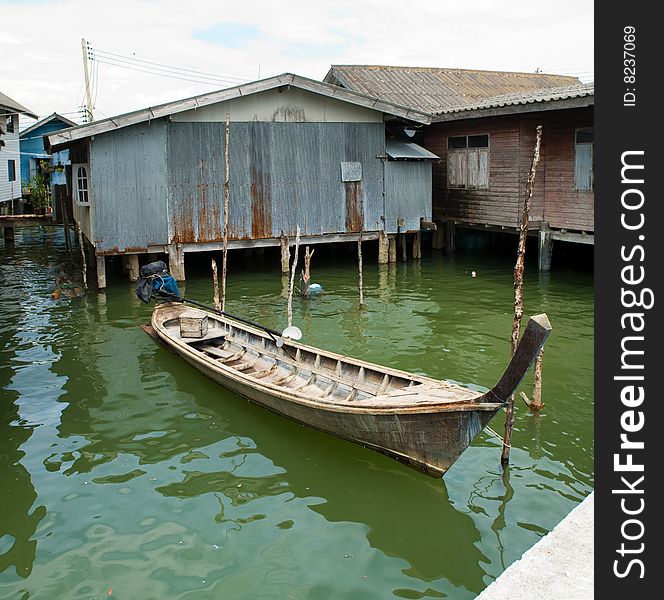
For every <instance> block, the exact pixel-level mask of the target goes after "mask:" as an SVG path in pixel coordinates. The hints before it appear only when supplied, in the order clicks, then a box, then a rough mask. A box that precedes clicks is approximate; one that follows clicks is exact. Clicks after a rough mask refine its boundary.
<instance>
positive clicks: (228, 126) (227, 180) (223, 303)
mask: <svg viewBox="0 0 664 600" xmlns="http://www.w3.org/2000/svg"><path fill="white" fill-rule="evenodd" d="M230 138H231V114H230V113H226V143H225V145H224V148H225V149H224V159H225V164H226V178H225V180H224V251H223V255H222V262H221V304H220V306H221V310H222V311H223V310H225V308H226V265H227V262H228V209H229V204H230V191H231V185H230V182H231V176H230V169H229V161H228V143H229V142H230ZM212 263H213V264H214V267H213V272H214V274H215V277H216V273H217V268H216V267H217V265H216V263H215V262H214V261H212ZM216 305H217V304H216V302H215V306H216Z"/></svg>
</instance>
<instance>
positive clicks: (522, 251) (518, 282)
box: [500, 125, 542, 465]
mask: <svg viewBox="0 0 664 600" xmlns="http://www.w3.org/2000/svg"><path fill="white" fill-rule="evenodd" d="M541 143H542V126H541V125H538V126H537V135H536V137H535V150H534V152H533V162H532V165H531V167H530V174H529V175H528V184H527V186H526V198H525V201H524V205H523V213H522V214H521V228H520V230H519V249H518V252H517V257H516V264H515V265H514V323H513V324H512V339H511V342H512V352H511V356H514V353H515V352H516V347H517V345H518V343H519V330H520V328H521V319H522V318H523V269H524V265H525V258H526V238H527V237H528V218H529V216H530V205H531V202H532V199H533V188H534V186H535V175H536V173H537V163H539V159H540V146H541ZM513 428H514V395H512V397H511V398H510V399H509V401H508V402H507V414H506V415H505V435H504V438H503V451H502V454H501V457H500V462H501V463H502V464H503V465H506V464H507V463H509V461H510V447H511V443H512V429H513Z"/></svg>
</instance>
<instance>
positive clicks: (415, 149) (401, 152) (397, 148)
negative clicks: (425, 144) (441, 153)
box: [385, 138, 439, 159]
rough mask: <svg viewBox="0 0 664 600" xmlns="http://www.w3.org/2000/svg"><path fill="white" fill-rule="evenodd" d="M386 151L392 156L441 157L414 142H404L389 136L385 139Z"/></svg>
mask: <svg viewBox="0 0 664 600" xmlns="http://www.w3.org/2000/svg"><path fill="white" fill-rule="evenodd" d="M385 152H386V153H387V155H388V156H389V157H390V158H430V159H435V158H439V157H438V156H436V155H435V154H434V153H433V152H429V151H428V150H427V149H426V148H422V146H418V145H417V144H415V143H414V142H404V141H402V140H395V139H391V138H388V139H386V140H385Z"/></svg>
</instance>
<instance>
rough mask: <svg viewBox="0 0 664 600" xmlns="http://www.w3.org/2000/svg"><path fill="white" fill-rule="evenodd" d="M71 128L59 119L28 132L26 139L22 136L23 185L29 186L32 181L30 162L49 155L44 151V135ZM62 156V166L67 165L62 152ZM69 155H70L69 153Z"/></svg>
mask: <svg viewBox="0 0 664 600" xmlns="http://www.w3.org/2000/svg"><path fill="white" fill-rule="evenodd" d="M68 127H69V124H67V123H63V122H62V121H60V120H59V119H53V120H52V121H49V122H48V123H45V124H44V125H40V126H39V127H37V128H36V129H33V130H32V131H30V132H28V133H27V134H26V135H25V137H23V135H21V137H20V152H21V183H22V184H27V183H28V182H29V181H30V161H31V160H33V159H34V158H41V157H43V156H45V155H46V154H47V153H46V151H45V150H44V138H43V136H44V134H47V133H52V132H54V131H60V130H61V129H66V128H68ZM59 154H60V160H61V161H62V164H65V161H64V160H63V156H62V154H64V153H62V152H60V153H59ZM67 154H68V153H67ZM57 162H58V161H57V155H56V157H55V163H56V164H57Z"/></svg>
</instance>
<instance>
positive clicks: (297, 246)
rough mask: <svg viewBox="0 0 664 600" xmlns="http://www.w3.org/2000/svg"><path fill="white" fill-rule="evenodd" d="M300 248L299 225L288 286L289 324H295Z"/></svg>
mask: <svg viewBox="0 0 664 600" xmlns="http://www.w3.org/2000/svg"><path fill="white" fill-rule="evenodd" d="M299 249H300V226H299V225H298V226H297V231H296V234H295V257H294V258H293V267H292V269H291V277H290V285H289V286H288V326H289V327H290V326H291V325H292V324H293V288H294V287H295V271H296V270H297V254H298V250H299Z"/></svg>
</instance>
